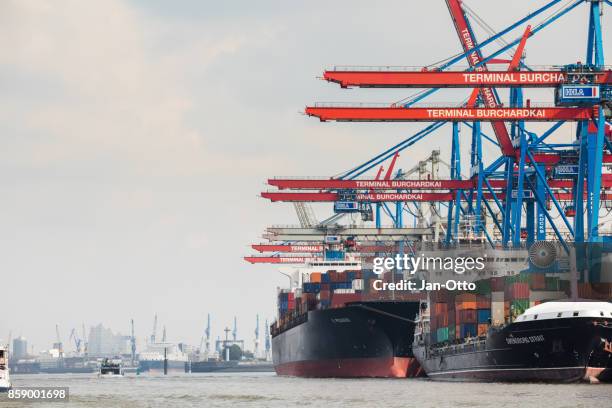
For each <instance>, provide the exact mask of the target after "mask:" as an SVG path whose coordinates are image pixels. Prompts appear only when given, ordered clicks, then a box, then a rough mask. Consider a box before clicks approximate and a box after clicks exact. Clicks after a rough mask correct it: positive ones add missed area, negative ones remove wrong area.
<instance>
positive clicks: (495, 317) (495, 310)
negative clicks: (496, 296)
mask: <svg viewBox="0 0 612 408" xmlns="http://www.w3.org/2000/svg"><path fill="white" fill-rule="evenodd" d="M502 295H503V292H502ZM505 320H506V319H505V317H504V301H503V300H502V301H501V302H500V301H492V302H491V323H492V324H493V325H500V324H504V323H505Z"/></svg>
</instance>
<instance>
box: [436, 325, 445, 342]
mask: <svg viewBox="0 0 612 408" xmlns="http://www.w3.org/2000/svg"><path fill="white" fill-rule="evenodd" d="M436 338H437V340H438V343H442V342H443V341H448V327H440V328H439V329H438V331H437V332H436Z"/></svg>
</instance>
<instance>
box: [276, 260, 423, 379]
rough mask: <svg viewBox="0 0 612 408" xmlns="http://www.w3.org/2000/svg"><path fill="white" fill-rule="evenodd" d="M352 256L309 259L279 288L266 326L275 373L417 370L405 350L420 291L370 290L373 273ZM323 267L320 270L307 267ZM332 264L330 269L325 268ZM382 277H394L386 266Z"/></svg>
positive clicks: (397, 373) (410, 373) (402, 373)
mask: <svg viewBox="0 0 612 408" xmlns="http://www.w3.org/2000/svg"><path fill="white" fill-rule="evenodd" d="M360 265H361V264H360V263H359V262H351V261H350V260H349V261H332V262H329V261H325V262H319V263H317V262H312V263H310V264H308V265H307V267H306V268H302V269H300V270H299V271H298V272H297V275H298V285H297V287H295V288H292V289H279V293H278V313H279V316H278V320H277V321H276V322H275V323H274V324H273V325H272V326H271V328H270V331H271V335H272V356H273V364H274V368H275V371H276V373H277V374H278V375H289V376H299V377H417V376H422V375H423V371H422V370H421V368H420V367H419V365H418V363H417V361H416V359H415V358H414V356H413V354H412V341H413V333H414V322H415V318H416V316H417V315H418V311H419V303H420V301H421V300H422V299H423V295H422V294H420V293H405V294H402V295H400V294H397V296H396V294H395V293H385V292H382V291H375V290H373V288H372V282H373V281H374V280H376V279H381V277H379V276H378V275H374V274H373V273H372V272H371V271H370V272H367V271H362V270H361V266H360ZM323 268H327V270H326V272H315V271H316V270H318V271H321V269H323ZM330 268H333V269H330ZM383 279H384V280H385V281H388V282H391V281H394V279H397V280H399V279H401V275H396V274H393V273H386V274H385V275H384V277H383Z"/></svg>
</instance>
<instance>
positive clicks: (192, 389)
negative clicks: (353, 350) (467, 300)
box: [0, 373, 612, 408]
mask: <svg viewBox="0 0 612 408" xmlns="http://www.w3.org/2000/svg"><path fill="white" fill-rule="evenodd" d="M13 384H14V386H16V387H26V386H32V387H41V386H47V387H69V390H70V398H69V402H68V403H66V402H56V403H49V402H7V401H6V399H2V400H1V401H2V402H0V407H3V408H4V407H24V406H31V407H43V406H44V407H60V408H61V407H64V408H68V407H70V408H71V407H91V408H94V407H96V408H98V407H120V408H124V407H125V408H136V407H138V408H140V407H143V408H145V407H167V408H173V407H181V408H182V407H206V408H207V407H232V408H238V407H279V408H280V407H282V408H285V407H317V408H318V407H325V408H327V407H338V408H340V407H342V408H345V407H385V408H392V407H402V408H409V407H415V408H416V407H418V408H428V407H432V408H439V407H449V408H450V407H452V408H462V407H464V408H471V407H475V408H476V407H495V408H501V407H512V408H526V407H533V408H542V407H545V408H565V407H567V408H580V407H584V408H587V407H597V408H609V407H612V385H609V384H597V385H590V384H562V385H561V384H560V385H552V384H481V383H443V382H434V381H430V380H427V379H418V380H414V379H389V380H386V379H304V378H291V377H277V376H276V375H275V374H273V373H239V374H229V373H228V374H184V375H174V376H167V377H148V376H144V375H143V376H135V375H133V376H126V377H125V378H118V379H98V378H97V377H96V376H95V375H21V376H17V375H15V376H13Z"/></svg>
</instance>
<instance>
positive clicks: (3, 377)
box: [0, 346, 11, 392]
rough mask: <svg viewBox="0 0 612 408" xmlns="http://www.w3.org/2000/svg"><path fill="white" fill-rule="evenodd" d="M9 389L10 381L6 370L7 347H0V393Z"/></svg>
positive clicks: (7, 369)
mask: <svg viewBox="0 0 612 408" xmlns="http://www.w3.org/2000/svg"><path fill="white" fill-rule="evenodd" d="M10 388H11V379H10V377H9V368H8V347H6V346H0V392H6V391H8V390H9V389H10Z"/></svg>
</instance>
